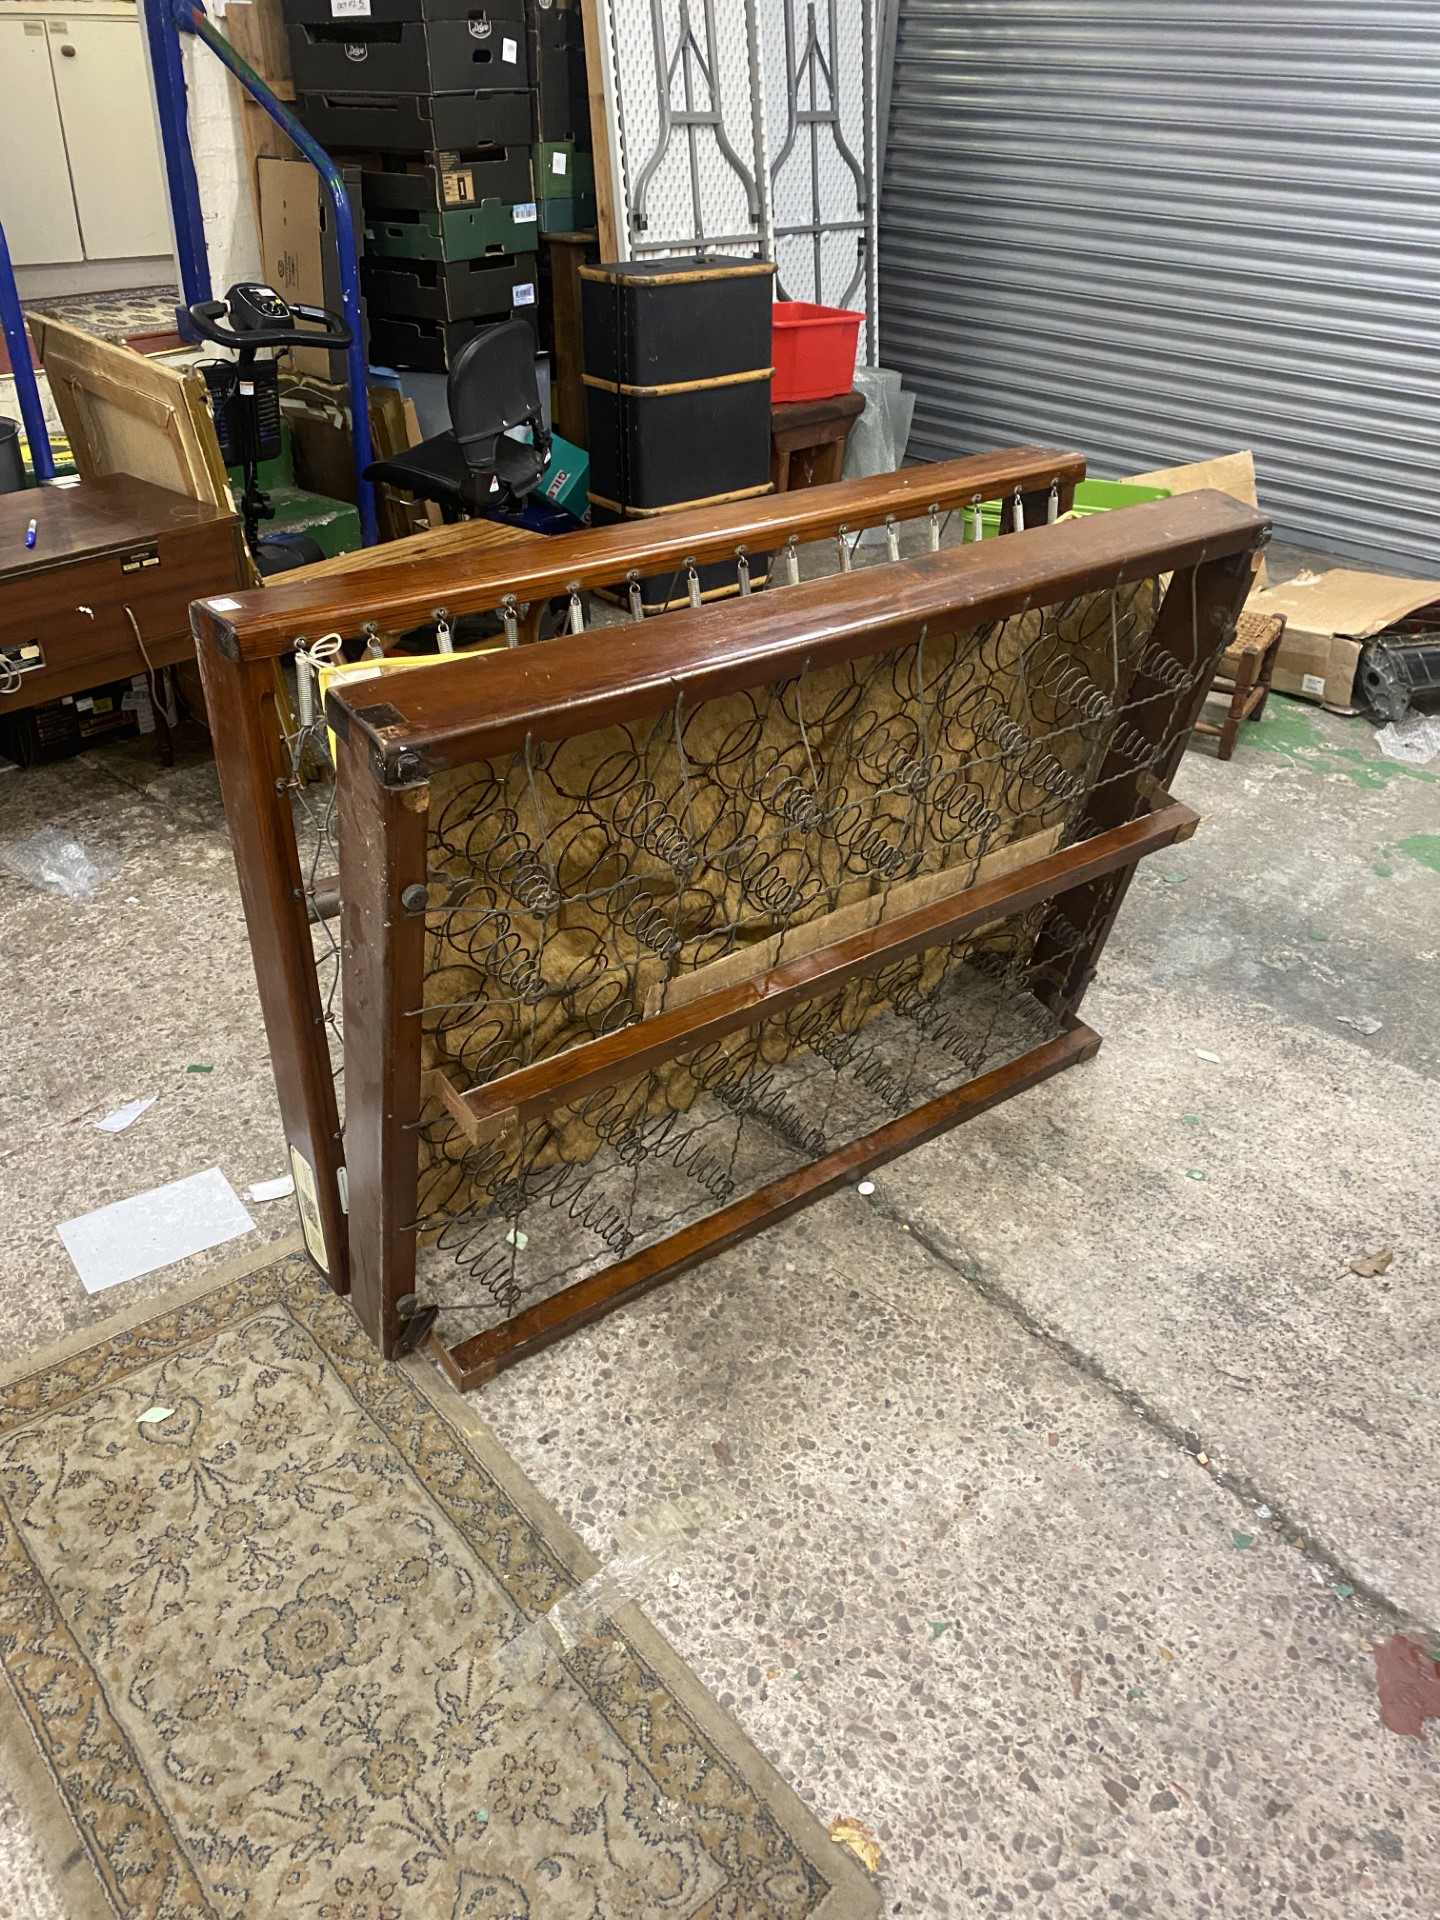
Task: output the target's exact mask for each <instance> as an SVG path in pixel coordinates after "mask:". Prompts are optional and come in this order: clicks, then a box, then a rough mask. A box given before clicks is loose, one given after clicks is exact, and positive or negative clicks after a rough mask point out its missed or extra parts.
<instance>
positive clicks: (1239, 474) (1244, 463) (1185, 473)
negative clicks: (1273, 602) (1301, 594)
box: [1126, 451, 1279, 685]
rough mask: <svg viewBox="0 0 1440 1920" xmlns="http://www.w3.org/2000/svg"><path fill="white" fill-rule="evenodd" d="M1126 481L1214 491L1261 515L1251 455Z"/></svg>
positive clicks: (1261, 572) (1260, 582)
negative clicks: (1225, 494)
mask: <svg viewBox="0 0 1440 1920" xmlns="http://www.w3.org/2000/svg"><path fill="white" fill-rule="evenodd" d="M1126 478H1127V480H1128V481H1129V482H1130V483H1131V484H1132V485H1140V486H1148V487H1164V488H1165V490H1166V491H1167V492H1168V493H1172V494H1173V493H1199V492H1200V491H1201V489H1202V488H1204V487H1214V488H1215V489H1216V490H1217V491H1218V492H1220V493H1228V494H1229V496H1230V498H1231V499H1232V500H1239V501H1241V502H1242V503H1243V504H1244V505H1245V506H1247V507H1254V508H1255V510H1256V512H1257V513H1258V512H1259V510H1260V501H1259V498H1258V497H1257V495H1256V492H1255V456H1254V454H1253V453H1250V452H1248V451H1246V452H1243V453H1225V454H1221V455H1220V456H1219V457H1218V458H1216V459H1214V460H1192V461H1191V462H1190V463H1189V464H1188V465H1187V466H1183V467H1161V468H1158V469H1157V470H1156V471H1155V472H1154V473H1132V474H1128V475H1127V476H1126ZM1268 584H1269V575H1268V574H1267V573H1266V571H1265V556H1264V554H1261V556H1260V565H1259V568H1258V569H1257V571H1256V574H1255V585H1256V587H1257V588H1260V587H1265V586H1268ZM1276 684H1277V685H1278V684H1279V682H1278V681H1277V682H1276Z"/></svg>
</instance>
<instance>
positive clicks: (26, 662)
mask: <svg viewBox="0 0 1440 1920" xmlns="http://www.w3.org/2000/svg"><path fill="white" fill-rule="evenodd" d="M32 520H33V521H34V522H35V544H34V546H33V547H27V546H26V545H25V535H26V530H27V529H28V527H29V525H30V522H31V521H32ZM250 582H251V574H250V569H249V565H248V562H247V560H246V556H245V547H244V540H243V537H242V535H241V530H240V522H239V520H238V519H237V518H236V516H235V515H234V514H233V513H225V512H222V511H221V510H220V509H219V508H216V507H212V506H207V505H205V504H204V503H202V502H201V501H198V500H189V499H186V498H185V497H184V496H183V495H181V494H178V493H169V492H167V491H166V490H165V489H164V488H163V487H154V486H151V485H150V484H149V483H148V482H147V481H143V480H132V479H130V478H128V477H127V476H124V475H111V476H109V477H107V478H106V479H103V480H96V481H89V482H86V483H85V484H83V485H81V486H78V487H37V488H29V489H27V490H26V491H25V492H23V493H7V494H0V689H3V688H5V687H10V688H11V689H12V690H11V691H10V692H8V693H6V692H3V691H0V712H13V711H14V710H16V709H17V708H21V707H32V706H35V705H37V704H38V703H39V702H40V701H42V700H55V699H58V698H59V697H60V696H61V695H62V694H66V693H77V692H80V691H81V690H83V689H84V688H86V687H93V686H98V685H100V684H101V683H102V682H105V681H110V680H121V679H125V678H127V677H128V676H129V675H131V674H135V673H141V672H143V671H144V670H145V668H146V667H147V666H150V667H163V666H172V665H174V664H175V662H177V661H179V660H189V659H191V658H193V656H194V650H195V643H194V641H193V640H192V639H191V636H190V602H191V601H192V600H199V599H203V598H205V597H207V596H210V595H214V594H223V593H225V592H226V591H227V590H228V589H229V588H232V587H243V586H248V585H249V584H250ZM127 610H128V611H127ZM132 619H133V623H134V624H133V625H132ZM136 628H138V629H139V634H140V639H139V640H137V639H136ZM142 643H143V644H142ZM17 680H18V684H17Z"/></svg>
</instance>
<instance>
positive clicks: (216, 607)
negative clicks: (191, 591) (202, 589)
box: [205, 600, 240, 613]
mask: <svg viewBox="0 0 1440 1920" xmlns="http://www.w3.org/2000/svg"><path fill="white" fill-rule="evenodd" d="M205 604H206V606H207V607H209V609H210V611H211V612H212V613H233V612H234V611H235V609H236V608H237V607H238V606H239V604H240V602H239V601H238V600H207V601H206V602H205Z"/></svg>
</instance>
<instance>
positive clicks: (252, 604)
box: [191, 447, 1085, 660]
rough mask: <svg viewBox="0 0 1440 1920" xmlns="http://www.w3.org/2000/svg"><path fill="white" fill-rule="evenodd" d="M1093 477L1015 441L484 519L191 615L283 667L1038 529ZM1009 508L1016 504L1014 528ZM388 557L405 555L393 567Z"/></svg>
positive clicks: (224, 648) (215, 639) (240, 648)
mask: <svg viewBox="0 0 1440 1920" xmlns="http://www.w3.org/2000/svg"><path fill="white" fill-rule="evenodd" d="M1084 477H1085V462H1084V459H1083V458H1082V456H1081V455H1080V454H1078V453H1066V452H1062V451H1058V450H1055V449H1051V448H1044V447H1012V448H1009V449H1007V450H1006V451H1004V452H1001V453H984V454H976V455H975V456H974V457H973V458H971V459H968V460H947V461H942V462H938V463H936V464H935V465H933V466H925V467H906V468H902V470H901V471H900V472H898V473H885V474H878V475H876V476H874V477H873V478H871V479H864V480H841V481H839V482H837V483H836V484H835V485H834V486H829V487H809V488H802V489H801V490H800V491H799V492H797V493H780V494H767V495H765V496H763V497H762V498H759V499H754V500H740V501H736V502H734V503H732V504H731V505H729V506H722V507H702V508H695V509H692V510H689V511H686V512H680V513H666V514H661V515H659V516H657V517H656V518H654V519H647V520H644V521H623V522H621V523H619V524H617V525H615V526H610V527H596V528H591V529H590V530H588V531H581V532H576V533H571V534H559V535H557V536H555V537H554V538H553V539H552V538H547V537H545V536H543V535H538V534H537V535H534V536H532V537H530V538H529V539H517V540H513V541H507V542H504V543H499V544H497V542H496V541H495V539H494V537H493V534H494V530H493V526H492V524H491V523H490V522H488V521H475V522H474V523H473V525H474V527H475V529H476V534H475V540H474V546H473V549H472V548H470V547H468V546H465V545H463V544H462V543H461V542H459V541H457V540H456V539H455V538H454V537H453V536H454V535H455V534H456V533H458V532H461V531H462V530H460V529H453V528H452V529H447V530H446V539H445V544H444V550H443V551H441V552H436V553H433V554H430V553H428V552H427V551H426V544H425V543H426V541H427V539H428V538H429V536H427V535H424V534H421V535H419V536H417V538H416V539H415V540H413V541H411V540H406V541H398V542H396V543H395V544H394V546H392V547H382V548H377V549H375V550H374V551H373V552H372V553H371V554H369V555H367V556H365V557H364V559H363V560H360V558H359V556H357V565H356V566H355V567H354V568H353V569H350V568H345V569H343V570H342V569H327V571H326V573H325V574H324V575H323V576H321V577H318V578H310V579H307V578H304V577H299V576H297V577H294V578H289V577H286V576H283V575H282V576H280V577H278V578H277V579H275V580H273V581H272V582H271V583H270V585H269V586H267V587H265V588H263V589H261V590H258V591H255V592H251V593H243V594H238V595H233V596H226V597H224V598H223V599H222V600H221V602H220V603H219V604H218V605H217V604H216V603H215V602H214V601H211V600H199V601H197V602H196V603H195V606H194V608H193V609H192V616H191V617H192V622H193V624H194V627H195V633H196V637H197V638H198V639H200V640H201V641H202V642H204V641H205V640H207V639H208V640H209V641H210V642H211V643H212V644H213V645H214V646H215V647H216V648H217V649H218V650H219V651H220V652H221V653H222V654H224V655H225V656H227V657H228V658H230V659H232V660H259V659H274V658H277V657H278V656H279V655H281V654H285V653H289V652H291V651H293V649H294V646H295V642H296V640H297V638H302V637H303V638H306V639H309V640H315V639H318V638H319V637H320V635H321V634H324V633H330V632H340V633H342V634H344V635H345V636H346V637H347V638H352V637H356V636H358V635H359V634H360V633H362V632H363V631H364V630H365V629H366V628H367V627H374V628H375V629H376V630H377V631H378V632H379V633H381V634H382V635H383V634H387V633H397V632H404V631H405V630H407V629H408V628H411V627H415V626H419V625H422V624H423V623H424V622H426V621H428V620H432V619H433V618H434V617H435V610H436V608H437V607H443V608H444V609H445V612H446V615H447V617H448V618H450V619H451V620H454V619H457V618H458V617H459V616H460V615H461V614H466V613H491V612H494V610H495V609H496V608H497V607H499V606H500V604H501V602H502V601H503V600H505V598H506V597H507V596H513V597H514V599H515V600H516V602H517V603H523V602H529V601H537V600H547V599H549V598H551V597H552V596H553V595H556V594H561V593H567V592H569V591H570V590H571V589H572V588H574V589H575V590H576V591H587V590H589V589H591V588H595V587H608V586H615V585H617V584H619V583H621V582H623V581H625V580H626V579H627V578H628V576H629V575H631V574H632V573H633V574H635V575H636V576H637V577H639V576H642V575H650V574H656V573H665V572H668V571H672V570H674V569H676V568H679V567H683V566H684V565H685V563H686V562H687V561H688V560H694V561H695V562H696V564H697V565H702V564H704V563H706V562H708V561H717V560H733V559H734V558H735V557H736V555H737V554H740V553H748V554H761V553H772V552H774V551H775V550H776V549H778V548H783V547H784V546H785V545H786V544H787V543H788V542H789V541H790V540H792V539H793V540H796V541H798V542H805V541H810V540H822V539H825V538H827V537H829V536H831V535H834V534H837V533H839V532H840V531H841V530H842V529H843V530H844V531H846V532H848V533H851V534H855V533H859V532H860V531H861V530H862V529H864V528H867V527H880V526H884V525H885V523H886V522H887V521H889V520H896V521H901V520H914V519H918V518H921V517H923V516H925V515H926V514H927V513H928V512H929V511H930V509H931V508H932V507H933V508H938V510H939V512H940V513H941V514H946V513H952V512H958V511H960V510H961V509H962V508H965V507H968V506H970V505H972V504H973V503H975V502H977V501H986V500H1004V501H1007V502H1013V500H1014V496H1015V494H1016V493H1017V492H1018V493H1019V494H1020V496H1021V498H1022V500H1023V501H1024V503H1025V518H1026V523H1027V525H1028V524H1030V523H1031V522H1032V521H1034V522H1036V523H1038V522H1040V521H1043V520H1044V519H1045V516H1046V512H1047V510H1048V505H1049V495H1050V489H1051V487H1052V486H1054V487H1056V488H1058V490H1059V500H1058V504H1059V507H1060V509H1061V511H1065V510H1067V509H1068V508H1069V506H1070V504H1071V502H1072V500H1073V497H1074V490H1075V484H1076V482H1077V481H1079V480H1083V479H1084ZM1008 518H1009V509H1008V508H1007V522H1008ZM386 555H391V556H393V557H392V558H390V559H388V560H387V559H386V558H385V556H386Z"/></svg>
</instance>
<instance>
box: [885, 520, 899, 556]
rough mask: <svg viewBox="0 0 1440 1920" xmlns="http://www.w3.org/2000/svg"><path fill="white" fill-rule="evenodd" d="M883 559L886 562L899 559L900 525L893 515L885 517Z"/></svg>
mask: <svg viewBox="0 0 1440 1920" xmlns="http://www.w3.org/2000/svg"><path fill="white" fill-rule="evenodd" d="M885 558H886V559H887V560H898V559H899V558H900V523H899V521H898V520H896V518H895V516H894V514H893V513H891V514H887V515H886V516H885Z"/></svg>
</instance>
